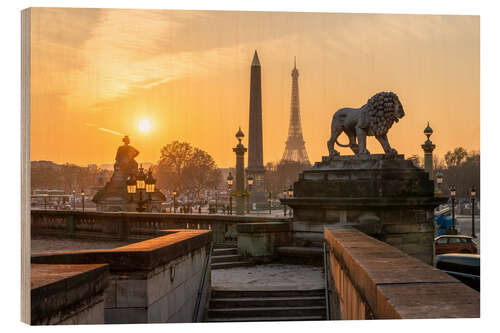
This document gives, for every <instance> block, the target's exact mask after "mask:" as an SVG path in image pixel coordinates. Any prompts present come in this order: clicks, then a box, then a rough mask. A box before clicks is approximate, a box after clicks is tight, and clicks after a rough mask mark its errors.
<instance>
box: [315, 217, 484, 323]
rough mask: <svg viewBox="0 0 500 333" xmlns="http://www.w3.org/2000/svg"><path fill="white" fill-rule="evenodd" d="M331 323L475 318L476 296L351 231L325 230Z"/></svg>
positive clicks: (450, 279) (433, 270) (416, 261)
mask: <svg viewBox="0 0 500 333" xmlns="http://www.w3.org/2000/svg"><path fill="white" fill-rule="evenodd" d="M324 237H325V242H326V246H327V258H328V261H329V265H328V266H329V267H328V278H329V281H330V283H331V284H330V292H331V294H330V303H331V307H330V309H332V311H331V312H332V313H331V318H332V319H354V320H360V319H425V318H479V315H480V313H479V309H480V304H479V298H480V297H479V293H478V292H477V291H475V290H473V289H471V288H469V287H468V286H466V285H465V284H463V283H461V282H460V281H458V280H457V279H455V278H453V277H451V276H449V275H448V274H446V273H444V272H443V271H440V270H438V269H436V268H434V267H432V266H430V265H428V264H426V263H424V262H423V261H420V260H419V259H416V258H414V257H412V256H410V255H408V254H406V253H404V252H402V251H401V250H399V249H397V248H395V247H393V246H391V245H389V244H386V243H384V242H382V241H379V240H377V239H375V238H372V237H370V236H368V235H366V234H364V233H362V232H360V231H358V230H356V229H354V228H352V227H339V228H325V230H324Z"/></svg>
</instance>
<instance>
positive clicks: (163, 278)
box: [31, 230, 212, 324]
mask: <svg viewBox="0 0 500 333" xmlns="http://www.w3.org/2000/svg"><path fill="white" fill-rule="evenodd" d="M211 236H212V233H211V232H210V231H208V230H183V231H177V232H171V233H168V234H167V235H164V236H161V237H156V238H153V239H149V240H146V241H142V242H137V243H134V244H131V245H127V246H123V247H118V248H115V249H110V250H90V251H88V250H87V251H67V252H52V253H44V254H40V255H34V256H32V257H31V264H32V274H31V281H32V291H31V295H32V312H31V313H32V323H35V324H98V323H106V324H123V323H166V322H178V323H179V322H182V323H187V322H192V321H193V317H194V314H195V309H196V307H197V305H198V304H197V301H198V300H199V291H200V287H201V282H202V281H203V277H204V276H205V275H207V274H206V273H205V269H206V268H207V269H208V270H210V266H207V260H206V258H207V256H208V252H209V250H210V244H211V238H212V237H211ZM97 264H101V265H97ZM102 264H103V265H102ZM208 276H210V271H208ZM58 286H60V287H58ZM207 286H208V287H209V286H210V281H208V282H207ZM207 292H208V293H210V291H209V290H208V291H207ZM199 307H200V309H201V312H202V313H203V310H204V309H205V308H206V304H199Z"/></svg>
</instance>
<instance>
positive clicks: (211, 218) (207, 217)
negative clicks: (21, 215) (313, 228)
mask: <svg viewBox="0 0 500 333" xmlns="http://www.w3.org/2000/svg"><path fill="white" fill-rule="evenodd" d="M31 214H32V215H44V216H49V217H66V216H79V217H81V216H86V217H89V218H92V217H99V218H103V217H105V218H110V219H117V220H121V219H123V220H125V219H135V221H137V223H139V224H140V223H141V221H147V220H165V221H169V220H173V221H176V220H183V221H188V222H189V220H191V221H197V222H198V221H199V222H214V223H219V222H220V223H246V222H248V223H251V222H286V221H290V220H291V218H286V217H272V216H240V215H223V214H172V213H136V212H82V211H74V210H43V209H31Z"/></svg>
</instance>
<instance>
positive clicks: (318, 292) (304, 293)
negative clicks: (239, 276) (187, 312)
mask: <svg viewBox="0 0 500 333" xmlns="http://www.w3.org/2000/svg"><path fill="white" fill-rule="evenodd" d="M313 296H322V297H324V296H325V290H324V289H310V290H219V289H212V298H216V299H221V298H244V297H249V298H257V297H261V298H262V297H266V298H272V297H313Z"/></svg>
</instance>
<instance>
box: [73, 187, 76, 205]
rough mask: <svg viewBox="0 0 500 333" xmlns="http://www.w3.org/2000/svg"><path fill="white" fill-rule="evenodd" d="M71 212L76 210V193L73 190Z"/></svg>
mask: <svg viewBox="0 0 500 333" xmlns="http://www.w3.org/2000/svg"><path fill="white" fill-rule="evenodd" d="M73 210H76V191H75V190H73Z"/></svg>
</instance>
